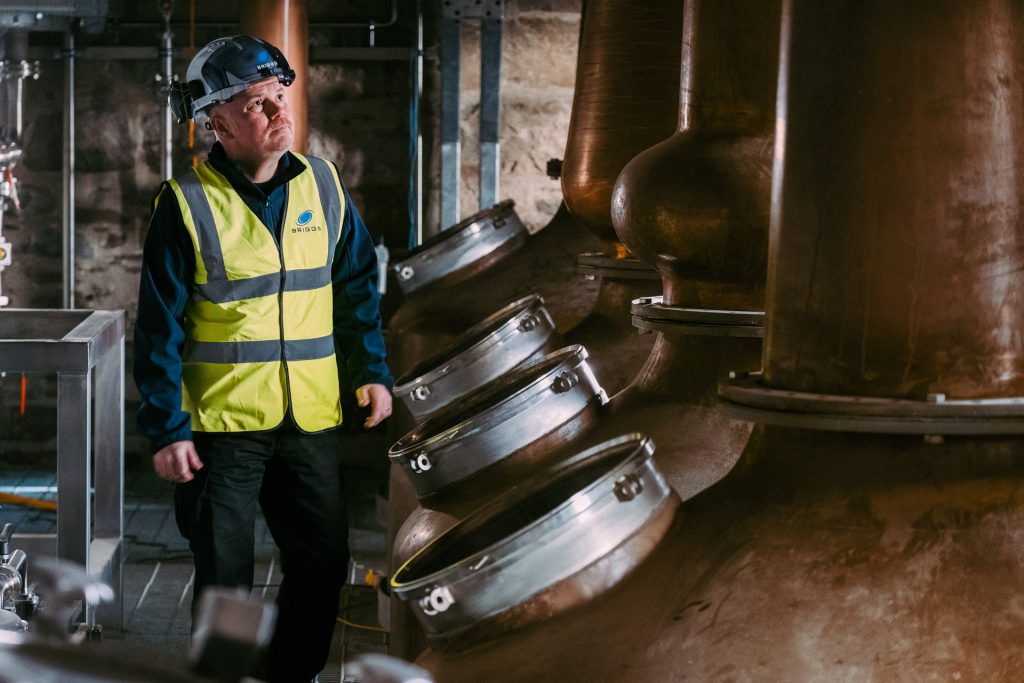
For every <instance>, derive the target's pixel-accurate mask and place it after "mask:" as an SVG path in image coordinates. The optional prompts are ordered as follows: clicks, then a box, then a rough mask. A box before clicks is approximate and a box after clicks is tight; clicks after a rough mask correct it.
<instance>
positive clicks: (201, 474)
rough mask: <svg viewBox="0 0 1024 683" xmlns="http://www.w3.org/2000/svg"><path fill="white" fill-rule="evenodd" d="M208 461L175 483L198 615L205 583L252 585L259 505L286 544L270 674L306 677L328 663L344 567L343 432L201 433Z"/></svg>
mask: <svg viewBox="0 0 1024 683" xmlns="http://www.w3.org/2000/svg"><path fill="white" fill-rule="evenodd" d="M193 439H194V442H195V445H196V451H197V452H198V453H199V457H200V459H201V460H202V461H203V468H202V469H201V470H199V471H198V472H196V473H195V475H196V476H195V479H193V480H192V481H190V482H188V483H187V484H178V485H177V487H176V491H175V514H176V517H177V521H178V528H179V529H180V530H181V533H182V535H183V536H184V537H185V538H187V539H188V542H189V547H190V548H191V549H192V554H193V555H194V557H195V566H196V578H195V585H194V588H193V602H192V606H193V615H195V613H196V612H195V609H196V606H197V604H198V597H199V595H200V594H201V593H202V591H203V589H204V588H206V587H207V586H228V587H234V586H242V587H246V588H250V589H251V588H252V583H253V571H254V567H253V565H254V559H253V554H254V541H255V538H254V536H255V533H254V527H255V519H256V504H257V501H258V502H259V505H260V508H262V510H263V515H264V517H265V518H266V520H267V526H268V527H269V529H270V533H271V534H272V535H273V537H274V541H275V542H276V543H277V547H278V549H279V550H280V551H281V571H282V573H283V575H284V576H283V579H282V580H281V587H280V589H279V591H278V597H277V607H278V617H277V627H276V628H275V630H274V636H273V639H272V640H271V644H270V653H269V663H268V672H267V674H268V677H269V679H270V680H271V681H275V682H277V681H309V680H310V679H312V678H313V677H314V676H315V675H316V674H317V673H318V672H319V671H320V670H321V669H323V667H324V665H325V664H326V662H327V655H328V652H329V650H330V646H331V637H332V635H333V633H334V625H335V618H336V617H337V615H338V594H339V592H340V590H341V587H342V586H343V585H344V583H345V576H346V573H347V571H348V532H347V523H346V518H345V501H344V496H343V484H342V477H341V467H340V459H339V453H338V434H337V432H326V433H320V434H303V433H300V432H299V431H298V430H297V429H296V428H295V427H294V426H292V425H291V423H290V420H286V423H285V425H283V426H282V427H279V428H278V429H275V430H273V431H269V432H258V433H234V434H214V433H200V432H196V433H195V434H194V435H193Z"/></svg>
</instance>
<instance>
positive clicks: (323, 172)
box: [306, 157, 341, 266]
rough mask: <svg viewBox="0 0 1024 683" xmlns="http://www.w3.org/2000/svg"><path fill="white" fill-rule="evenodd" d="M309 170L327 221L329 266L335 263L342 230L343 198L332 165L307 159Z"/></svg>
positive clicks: (312, 158)
mask: <svg viewBox="0 0 1024 683" xmlns="http://www.w3.org/2000/svg"><path fill="white" fill-rule="evenodd" d="M306 161H308V162H309V169H310V170H311V171H313V178H314V179H315V180H316V191H317V194H319V195H320V207H321V208H322V209H323V212H324V219H325V220H326V221H327V263H326V265H327V266H330V265H331V263H332V262H333V261H334V246H335V245H336V244H337V243H338V231H339V230H341V196H340V194H339V193H338V188H337V187H336V186H335V184H334V172H333V171H331V165H330V164H329V163H328V162H326V161H324V160H323V159H320V158H318V157H306Z"/></svg>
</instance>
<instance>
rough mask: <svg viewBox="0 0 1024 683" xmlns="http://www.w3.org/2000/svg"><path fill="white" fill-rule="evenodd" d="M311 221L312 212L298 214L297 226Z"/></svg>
mask: <svg viewBox="0 0 1024 683" xmlns="http://www.w3.org/2000/svg"><path fill="white" fill-rule="evenodd" d="M311 220H313V212H312V211H303V212H302V213H300V214H299V225H305V224H306V223H308V222H310V221H311Z"/></svg>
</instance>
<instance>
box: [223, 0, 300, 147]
mask: <svg viewBox="0 0 1024 683" xmlns="http://www.w3.org/2000/svg"><path fill="white" fill-rule="evenodd" d="M308 5H309V2H308V0H247V1H246V2H245V3H244V4H243V5H242V9H241V16H240V17H239V24H240V26H241V30H242V33H245V34H247V35H250V36H256V37H257V38H262V39H263V40H266V41H268V42H270V43H271V44H272V45H274V46H276V47H277V48H278V49H279V50H281V52H283V53H284V56H285V59H287V60H288V65H289V66H291V68H292V69H294V70H295V83H293V84H292V86H291V87H289V88H287V89H286V90H285V96H286V97H287V99H288V106H289V108H290V109H291V114H292V120H293V121H294V123H295V143H294V144H293V145H292V150H293V151H296V152H299V153H303V152H305V151H306V145H307V143H308V139H309V113H308V112H309V104H308V103H309V95H308V94H307V92H308V91H307V87H308V83H309V78H308V74H309V10H308Z"/></svg>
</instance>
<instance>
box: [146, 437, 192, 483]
mask: <svg viewBox="0 0 1024 683" xmlns="http://www.w3.org/2000/svg"><path fill="white" fill-rule="evenodd" d="M202 468H203V461H202V460H200V459H199V453H197V452H196V446H195V444H194V443H192V442H191V441H175V442H174V443H172V444H168V445H166V446H164V447H163V448H161V449H160V450H159V451H157V452H156V453H154V454H153V471H154V472H156V474H157V476H158V477H160V478H161V479H166V480H167V481H173V482H176V483H178V484H184V483H185V482H187V481H192V480H193V479H194V478H195V475H194V474H192V470H201V469H202Z"/></svg>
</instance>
